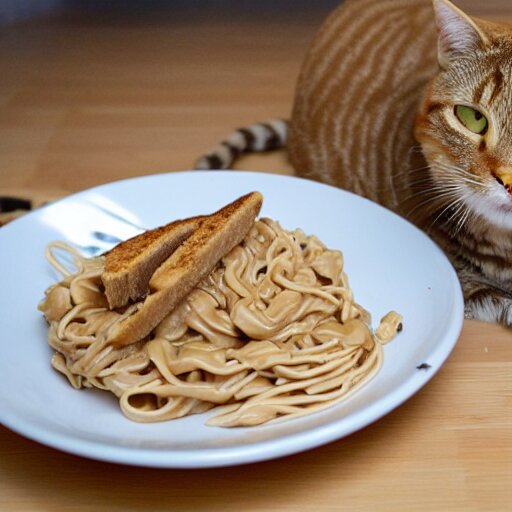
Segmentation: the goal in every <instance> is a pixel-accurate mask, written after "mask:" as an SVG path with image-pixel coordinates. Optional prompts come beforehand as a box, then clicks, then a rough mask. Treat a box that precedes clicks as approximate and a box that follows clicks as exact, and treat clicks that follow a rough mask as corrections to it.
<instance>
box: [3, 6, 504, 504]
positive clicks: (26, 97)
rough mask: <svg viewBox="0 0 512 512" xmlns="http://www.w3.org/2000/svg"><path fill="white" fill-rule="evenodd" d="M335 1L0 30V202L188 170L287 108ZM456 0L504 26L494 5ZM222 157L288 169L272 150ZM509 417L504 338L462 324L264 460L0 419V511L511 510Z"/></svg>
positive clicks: (156, 11) (90, 17) (71, 19)
mask: <svg viewBox="0 0 512 512" xmlns="http://www.w3.org/2000/svg"><path fill="white" fill-rule="evenodd" d="M212 3H215V4H216V5H217V6H218V5H221V4H223V2H212ZM335 3H336V2H334V1H322V2H313V1H302V0H300V1H297V2H293V1H290V0H288V1H283V2H270V1H267V0H265V1H263V2H247V1H242V0H240V1H238V2H233V1H231V2H226V4H224V5H225V7H224V9H223V10H219V9H218V8H214V7H213V8H212V7H211V6H210V7H209V6H205V3H204V2H198V3H195V2H184V1H180V2H176V3H174V2H169V3H168V4H167V6H165V3H164V2H160V3H151V5H152V6H153V8H152V9H148V12H145V11H144V10H141V7H140V4H141V2H139V5H138V6H137V4H136V3H134V2H131V3H130V4H128V5H129V8H128V10H127V11H124V12H122V13H121V12H117V11H108V10H101V9H100V5H101V2H93V3H92V4H90V5H88V3H87V2H72V5H73V6H74V8H73V9H71V10H69V11H68V12H66V13H65V14H64V15H59V16H56V17H54V18H52V19H45V20H39V21H32V22H29V23H25V24H21V25H16V26H12V27H2V28H1V30H0V70H1V71H0V195H3V194H7V193H13V192H16V193H20V194H28V195H33V194H39V195H41V196H44V197H55V196H61V195H64V194H67V193H70V192H74V191H78V190H82V189H84V188H88V187H91V186H94V185H97V184H101V183H105V182H109V181H113V180H118V179H122V178H127V177H132V176H139V175H141V174H148V173H161V172H168V171H176V170H181V169H188V168H190V167H191V166H192V164H193V162H194V160H195V159H196V157H198V156H199V155H200V154H201V153H203V152H204V151H205V150H207V149H209V148H210V147H211V146H213V145H215V144H216V143H217V142H218V141H219V140H220V139H221V138H222V137H223V136H224V135H225V134H226V133H228V132H229V131H230V130H231V129H233V128H235V127H238V126H241V125H245V124H248V123H252V122H254V121H257V120H265V119H268V118H272V117H287V116H288V115H289V112H290V108H291V104H292V98H293V92H294V84H295V80H296V77H297V73H298V70H299V66H300V63H301V59H302V55H303V54H304V51H305V49H306V47H307V45H308V42H309V40H310V39H311V37H312V36H313V34H314V31H315V29H316V28H317V26H318V25H319V23H320V20H321V19H322V18H323V17H324V16H325V15H326V14H327V12H328V11H329V10H330V7H331V6H332V5H334V4H335ZM171 4H172V5H171ZM273 4H277V5H273ZM169 5H171V7H169ZM459 5H461V6H463V7H467V8H468V10H469V11H470V12H474V13H477V14H479V15H487V16H491V17H496V18H503V17H507V18H508V19H510V20H512V3H511V2H509V1H504V0H502V1H500V0H490V1H487V2H486V1H484V0H481V1H480V2H477V1H476V0H465V1H463V0H461V1H460V2H459ZM237 167H238V168H243V169H252V170H262V171H264V172H272V173H282V174H291V173H292V171H291V168H290V166H289V164H288V163H287V161H286V158H285V156H284V154H283V153H280V152H277V153H273V154H269V155H259V156H251V157H246V158H244V159H242V160H240V162H238V164H237ZM5 292H6V291H5V290H4V293H5ZM0 315H1V313H0ZM0 339H1V342H2V343H5V342H6V340H4V339H3V338H2V337H1V336H0ZM3 384H5V383H3ZM511 410H512V334H511V333H510V332H508V331H507V330H505V329H503V328H500V327H497V326H488V325H483V324H479V323H477V322H466V323H465V326H464V331H463V334H462V336H461V340H460V342H459V344H458V345H457V347H456V349H455V352H454V353H453V355H452V356H451V357H450V359H449V361H448V362H447V364H446V365H445V366H444V367H443V369H442V370H441V372H440V373H439V374H438V376H436V378H435V379H433V381H432V382H431V383H430V384H429V385H428V386H426V388H425V389H424V390H422V391H421V392H420V393H419V394H418V395H416V396H415V397H414V398H413V399H411V400H409V401H408V402H407V403H406V404H404V405H403V406H402V407H400V408H399V409H398V410H396V411H394V412H393V413H392V414H390V415H388V416H387V417H386V418H384V419H382V420H380V421H379V422H377V423H376V424H374V425H372V426H370V427H368V428H366V429H364V430H363V431H361V432H358V433H356V434H354V435H352V436H350V437H349V438H347V439H344V440H342V441H339V442H336V443H331V444H330V445H328V446H324V447H322V448H320V449H317V450H313V451H310V452H307V453H304V454H299V455H296V456H293V457H287V458H285V459H281V460H277V461H273V462H268V463H262V464H256V465H253V466H248V467H242V468H234V469H233V468H224V469H219V470H215V471H191V472H186V471H157V470H148V469H139V468H130V467H124V466H115V465H109V464H104V463H99V462H94V461H88V460H85V459H80V458H78V457H74V456H71V455H66V454H63V453H60V452H57V451H55V450H52V449H50V448H46V447H44V446H41V445H39V444H37V443H34V442H32V441H28V440H26V439H24V438H22V437H20V436H18V435H16V434H14V433H12V432H10V431H8V430H7V429H5V428H3V427H0V510H24V511H25V510H26V511H32V510H34V511H35V510H48V511H52V512H53V511H61V510H62V511H64V510H86V511H102V510H105V511H107V510H108V511H117V510H123V511H124V510H134V509H136V510H148V511H149V510H151V511H154V510H219V511H220V510H222V511H236V510H289V511H294V512H295V511H306V510H308V511H310V510H342V509H343V510H345V509H346V510H351V511H368V510H372V511H373V510H379V511H380V510H390V511H391V510H393V511H401V510H406V511H427V510H435V511H436V512H437V511H449V512H452V511H461V512H462V511H464V512H467V511H469V512H473V511H490V510H494V511H500V512H504V511H505V510H507V509H508V508H509V507H510V504H511V503H512V413H511Z"/></svg>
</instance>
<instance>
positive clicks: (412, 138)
mask: <svg viewBox="0 0 512 512" xmlns="http://www.w3.org/2000/svg"><path fill="white" fill-rule="evenodd" d="M511 72H512V27H508V26H506V25H503V24H498V23H491V22H489V21H484V20H481V19H476V18H470V17H469V16H468V15H466V14H465V13H463V12H462V11H461V10H460V9H458V8H457V7H455V6H454V5H453V4H452V3H450V2H449V1H448V0H433V1H428V0H347V1H345V2H344V3H343V4H341V6H340V7H338V8H337V9H336V10H335V11H334V12H333V13H332V14H331V15H330V16H329V17H328V19H327V20H326V21H325V23H324V24H323V26H322V27H321V29H320V31H319V33H318V34H317V36H316V38H315V39H314V40H313V43H312V45H311V48H310V49H309V51H308V53H307V55H306V58H305V61H304V63H303V65H302V69H301V72H300V76H299V79H298V83H297V89H296V96H295V102H294V106H293V110H292V115H291V119H290V121H289V122H284V121H272V122H270V123H265V124H258V125H253V126H252V127H248V128H244V129H241V130H237V131H236V132H234V133H233V134H232V135H231V136H230V137H229V138H228V139H226V141H224V142H223V143H222V144H221V145H220V146H219V147H218V148H216V149H215V150H214V151H213V152H211V153H209V154H207V155H205V156H204V157H203V158H201V159H200V160H199V161H198V162H197V164H196V167H197V168H227V167H229V166H230V165H231V163H232V161H233V159H234V158H235V157H236V156H237V155H238V154H239V153H240V152H242V151H254V150H265V149H269V148H272V147H279V146H283V145H286V146H287V149H288V154H289V157H290V160H291V163H292V165H293V167H294V169H295V171H296V173H297V174H298V175H299V176H303V177H307V178H311V179H314V180H319V181H322V182H325V183H329V184H332V185H335V186H338V187H341V188H344V189H347V190H350V191H352V192H355V193H357V194H360V195H362V196H365V197H367V198H369V199H372V200H374V201H376V202H379V203H380V204H382V205H384V206H386V207H388V208H390V209H392V210H394V211H396V212H398V213H399V214H401V215H403V216H405V217H407V218H409V219H410V220H412V221H413V222H415V223H416V224H417V225H419V226H420V227H421V228H423V229H424V230H425V231H427V232H428V233H429V234H430V236H431V237H432V238H433V239H434V240H435V241H436V242H437V243H438V244H439V245H440V246H441V247H442V248H443V249H444V251H445V252H446V253H447V255H448V256H449V258H450V259H451V261H452V263H453V265H454V266H455V268H456V270H457V272H458V275H459V278H460V281H461V284H462V287H463V290H464V296H465V302H466V315H467V316H468V317H472V318H477V319H480V320H484V321H493V322H500V323H503V324H505V325H512V83H511Z"/></svg>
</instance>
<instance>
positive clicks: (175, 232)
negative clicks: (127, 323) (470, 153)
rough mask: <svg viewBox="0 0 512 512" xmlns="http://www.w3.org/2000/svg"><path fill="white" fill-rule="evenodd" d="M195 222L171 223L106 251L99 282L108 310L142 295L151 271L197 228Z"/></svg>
mask: <svg viewBox="0 0 512 512" xmlns="http://www.w3.org/2000/svg"><path fill="white" fill-rule="evenodd" d="M199 221H200V217H196V218H192V219H187V220H178V221H175V222H171V223H170V224H167V225H165V226H161V227H159V228H156V229H151V230H149V231H145V232H144V233H141V234H140V235H137V236H135V237H133V238H130V239H129V240H126V241H124V242H121V243H120V244H118V245H116V246H115V247H114V248H113V249H112V250H111V251H109V252H108V253H107V254H106V255H105V270H104V272H103V273H102V275H101V280H102V282H103V286H104V287H105V295H106V297H107V300H108V304H109V307H110V309H114V308H118V307H121V306H125V305H126V304H128V302H129V301H130V300H136V299H139V298H141V297H143V296H144V295H146V294H147V293H148V291H149V280H150V279H151V276H152V275H153V273H154V271H155V270H156V269H157V268H158V267H159V266H160V265H161V264H162V262H164V261H165V260H166V259H167V258H168V257H169V256H170V255H171V254H172V253H173V252H174V251H175V250H176V248H177V247H178V246H179V245H180V244H181V243H182V242H183V241H184V240H185V239H187V238H188V237H189V236H190V235H191V234H192V233H193V232H194V231H195V230H196V229H197V228H198V227H199Z"/></svg>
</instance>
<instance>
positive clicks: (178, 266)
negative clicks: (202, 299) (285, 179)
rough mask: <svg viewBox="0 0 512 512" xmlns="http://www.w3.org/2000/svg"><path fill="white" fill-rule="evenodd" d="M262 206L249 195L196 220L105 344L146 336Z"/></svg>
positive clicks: (235, 240) (239, 238)
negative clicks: (145, 294) (192, 228)
mask: <svg viewBox="0 0 512 512" xmlns="http://www.w3.org/2000/svg"><path fill="white" fill-rule="evenodd" d="M262 202H263V197H262V195H261V194H260V193H259V192H252V193H250V194H247V195H245V196H243V197H241V198H239V199H237V200H236V201H234V202H233V203H230V204H228V205H227V206H225V207H224V208H222V209H220V210H219V211H217V212H216V213H213V214H212V215H208V216H204V217H199V221H198V227H197V229H195V230H194V231H193V232H192V234H190V235H189V236H188V237H187V238H186V239H185V240H184V241H183V243H181V245H179V247H178V248H177V249H176V250H174V252H172V254H171V255H170V256H169V257H168V258H167V259H166V260H165V261H164V262H163V263H162V264H161V265H160V266H159V267H158V268H157V269H156V270H155V272H154V273H153V275H152V276H151V278H150V279H149V294H148V295H147V297H146V298H145V300H144V302H143V304H142V306H141V307H140V309H138V310H137V311H136V312H135V313H134V314H133V315H131V316H129V317H127V318H126V319H124V320H122V321H121V322H118V323H117V324H115V325H113V326H112V329H111V330H110V331H109V334H108V342H110V343H112V344H114V345H118V346H121V345H128V344H130V343H135V342H137V341H139V340H141V339H143V338H144V337H145V336H147V335H148V334H149V333H150V332H151V331H152V330H153V329H154V328H155V327H156V326H157V325H158V324H159V323H160V322H161V321H162V320H163V319H164V318H165V317H166V316H167V315H168V314H169V313H170V312H171V311H172V310H173V309H175V308H176V306H178V304H179V303H180V302H181V301H182V300H183V299H184V298H185V297H186V296H187V295H188V294H189V293H190V292H191V291H192V289H193V288H194V286H196V285H197V284H198V283H199V282H200V281H201V280H202V279H203V278H204V277H206V276H207V275H208V274H209V273H210V272H211V271H212V270H213V268H214V267H215V265H216V264H217V263H218V261H219V260H220V259H221V258H222V257H223V256H225V255H226V254H227V253H228V252H230V251H231V250H232V249H233V248H234V247H235V246H237V245H238V244H239V243H240V242H241V241H242V240H243V239H244V238H245V236H246V235H247V233H248V232H249V230H250V228H251V227H252V225H253V224H254V221H255V219H256V217H257V215H258V213H259V211H260V209H261V205H262ZM182 222H183V221H182Z"/></svg>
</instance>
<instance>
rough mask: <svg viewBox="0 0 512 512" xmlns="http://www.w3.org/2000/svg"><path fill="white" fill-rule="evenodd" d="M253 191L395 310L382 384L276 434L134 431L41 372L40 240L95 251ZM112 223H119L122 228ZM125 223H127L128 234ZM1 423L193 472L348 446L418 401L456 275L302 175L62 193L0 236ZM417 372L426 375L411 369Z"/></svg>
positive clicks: (267, 429) (406, 237) (377, 218)
mask: <svg viewBox="0 0 512 512" xmlns="http://www.w3.org/2000/svg"><path fill="white" fill-rule="evenodd" d="M253 190H259V191H261V192H262V193H263V195H264V198H265V200H264V205H263V209H262V216H268V217H272V218H274V219H276V220H279V221H280V223H281V225H282V226H283V227H284V228H286V229H294V228H296V227H301V228H302V229H303V230H304V231H305V232H306V233H309V234H316V235H317V236H318V237H319V238H320V239H321V240H323V241H324V243H326V244H327V246H329V247H331V248H337V249H340V250H342V251H343V253H344V255H345V265H346V270H347V272H348V275H349V279H350V282H351V285H352V288H353V289H354V292H355V297H356V300H357V301H358V302H359V303H360V304H362V305H363V306H364V307H366V308H367V309H369V310H370V312H371V313H372V315H373V319H374V323H377V322H378V320H379V319H380V317H381V316H382V315H383V314H385V313H386V312H387V311H389V310H391V309H394V310H397V311H399V312H401V313H402V314H403V316H404V330H403V331H402V333H401V334H400V335H399V336H398V337H397V338H396V339H395V340H394V341H393V342H392V343H390V344H389V345H387V346H386V347H385V354H384V357H385V360H384V366H383V368H382V370H381V372H380V373H379V374H378V375H377V377H376V378H375V379H374V380H373V381H371V382H370V383H369V385H367V386H366V387H365V388H363V389H361V390H360V391H359V392H358V393H356V394H355V395H354V396H353V397H352V398H350V399H349V400H348V401H346V402H342V403H339V404H337V405H334V406H332V407H331V408H329V409H326V410H324V411H322V412H318V413H315V414H312V415H310V416H305V417H302V418H297V419H292V420H289V421H283V422H279V423H275V424H269V425H263V426H258V427H250V428H231V429H223V428H218V427H207V426H205V424H204V423H205V420H206V415H196V416H191V417H187V418H183V419H178V420H173V421H168V422H163V423H155V424H138V423H134V422H132V421H130V420H128V419H126V418H125V417H124V416H123V414H122V413H121V411H120V409H119V407H118V405H117V401H116V399H115V398H114V397H113V396H111V395H110V394H109V393H106V392H100V391H95V390H82V391H77V390H74V389H72V388H71V386H69V385H68V383H67V381H66V380H65V379H64V378H63V377H62V376H61V375H60V374H58V373H57V372H56V371H54V370H53V369H52V368H51V367H50V356H51V350H50V348H49V347H48V346H47V342H46V338H47V327H46V323H45V321H44V320H43V317H42V315H41V314H40V313H39V312H38V311H37V309H36V308H37V304H38V302H39V301H40V300H41V299H42V297H43V294H44V290H45V289H46V288H47V287H48V285H50V284H51V283H53V282H55V280H56V278H57V276H56V274H55V272H54V271H53V269H52V268H51V267H50V265H49V264H48V263H47V261H46V259H45V257H44V249H45V246H46V244H47V243H48V242H50V241H52V240H56V239H60V240H67V241H70V242H72V243H75V244H78V245H81V246H91V245H99V246H101V247H103V245H102V244H103V242H102V241H101V237H99V238H98V235H96V236H95V235H94V234H93V233H94V232H95V231H96V232H100V233H109V234H112V235H115V236H118V237H119V238H126V237H129V236H131V235H133V234H135V233H136V232H137V228H135V227H134V226H144V227H148V228H150V227H155V226H157V225H161V224H165V223H167V222H169V221H170V220H172V219H175V218H183V217H186V216H191V215H196V214H200V213H208V212H212V211H214V210H216V209H218V208H220V207H221V206H223V205H224V204H226V203H228V202H230V201H232V200H233V199H235V198H237V197H238V196H240V195H242V194H245V193H247V192H249V191H253ZM121 217H123V218H124V219H126V220H127V221H128V223H126V222H123V221H121V220H120V219H121ZM130 223H131V224H130ZM0 247H1V251H0V276H1V277H0V282H1V283H2V293H1V294H0V315H1V319H2V321H1V335H0V338H1V346H2V348H1V351H2V356H1V357H0V375H1V376H2V385H1V386H0V420H1V422H2V423H3V424H4V425H6V426H7V427H9V428H10V429H12V430H14V431H16V432H19V433H20V434H22V435H24V436H26V437H29V438H31V439H34V440H36V441H39V442H41V443H43V444H46V445H49V446H52V447H55V448H59V449H61V450H64V451H67V452H71V453H74V454H78V455H83V456H86V457H91V458H94V459H101V460H107V461H112V462H120V463H128V464H135V465H143V466H155V467H174V468H193V467H214V466H226V465H233V464H241V463H247V462H254V461H261V460H266V459H271V458H275V457H279V456H282V455H287V454H291V453H296V452H299V451H302V450H305V449H309V448H313V447H315V446H319V445H322V444H324V443H327V442H329V441H333V440H335V439H339V438H341V437H343V436H346V435H348V434H350V433H352V432H354V431H356V430H358V429H360V428H362V427H364V426H366V425H368V424H369V423H371V422H373V421H375V420H377V419H378V418H380V417H382V416H383V415H385V414H386V413H388V412H389V411H391V410H392V409H394V408H395V407H397V406H398V405H400V404H401V403H402V402H403V401H404V400H406V399H407V398H409V397H410V396H412V395H413V394H414V393H415V392H416V391H418V390H419V389H420V388H421V387H422V386H423V385H424V384H425V383H426V382H427V381H428V380H429V379H430V378H431V377H432V376H433V375H434V374H435V372H437V371H438V370H439V368H440V367H441V365H442V364H443V362H444V361H445V359H446V358H447V357H448V355H449V353H450V352H451V350H452V348H453V346H454V345H455V343H456V341H457V338H458V336H459V333H460V329H461V326H462V320H463V300H462V296H461V291H460V287H459V284H458V280H457V277H456V275H455V272H454V270H453V269H452V267H451V266H450V264H449V263H448V260H447V259H446V258H445V256H444V255H443V253H442V252H441V251H440V250H439V249H438V248H437V246H436V245H434V244H433V243H432V242H431V241H430V239H429V238H427V236H425V235H424V234H423V233H422V232H420V231H419V230H417V229H416V228H415V227H413V226H412V225H411V224H409V223H407V222H406V221H404V220H402V219H401V218H399V217H397V216H396V215H394V214H393V213H390V212H389V211H387V210H385V209H383V208H381V207H379V206H377V205H375V204H373V203H371V202H369V201H367V200H364V199H361V198H360V197H357V196H354V195H352V194H348V193H346V192H343V191H341V190H338V189H335V188H332V187H328V186H325V185H321V184H318V183H313V182H310V181H306V180H301V179H297V178H290V177H285V176H275V175H268V174H259V173H246V172H235V171H226V172H206V173H204V172H198V171H192V172H183V173H171V174H162V175H154V176H147V177H142V178H137V179H131V180H125V181H121V182H117V183H111V184H108V185H103V186H100V187H97V188H93V189H91V190H87V191H85V192H81V193H79V194H76V195H73V196H70V197H68V198H66V199H63V200H61V201H59V202H56V203H54V204H53V205H50V206H48V207H45V208H43V209H40V210H38V211H35V212H33V213H30V214H28V215H26V216H25V217H22V218H21V219H19V220H17V221H14V222H13V223H11V224H8V225H7V226H5V227H4V228H2V229H1V230H0ZM423 363H425V364H427V365H429V368H428V369H417V367H418V366H419V365H422V364H423Z"/></svg>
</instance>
